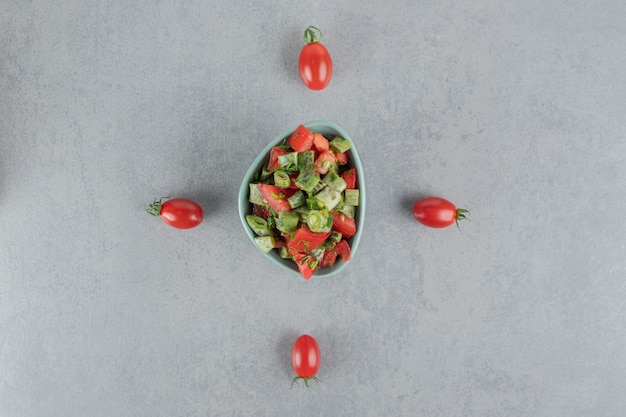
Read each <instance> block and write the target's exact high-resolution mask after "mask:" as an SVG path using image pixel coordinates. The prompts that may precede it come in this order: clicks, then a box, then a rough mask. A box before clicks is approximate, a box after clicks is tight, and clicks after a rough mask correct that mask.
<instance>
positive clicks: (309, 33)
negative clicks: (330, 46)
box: [304, 25, 322, 45]
mask: <svg viewBox="0 0 626 417" xmlns="http://www.w3.org/2000/svg"><path fill="white" fill-rule="evenodd" d="M321 41H322V31H321V30H319V29H318V28H316V27H315V26H312V25H309V27H308V28H306V29H305V31H304V42H306V43H307V45H308V44H310V43H316V42H321Z"/></svg>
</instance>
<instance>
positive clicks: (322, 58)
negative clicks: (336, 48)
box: [298, 42, 333, 90]
mask: <svg viewBox="0 0 626 417" xmlns="http://www.w3.org/2000/svg"><path fill="white" fill-rule="evenodd" d="M298 69H299V71H300V78H302V82H303V83H304V85H305V86H307V87H308V88H310V89H311V90H322V89H324V88H325V87H326V86H327V85H328V83H329V82H330V79H331V77H332V75H333V61H332V59H331V57H330V53H329V52H328V49H326V47H325V46H324V45H322V44H321V43H319V42H313V43H309V44H306V45H305V46H304V47H303V48H302V51H300V57H299V59H298Z"/></svg>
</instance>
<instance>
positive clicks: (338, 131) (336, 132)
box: [239, 120, 366, 279]
mask: <svg viewBox="0 0 626 417" xmlns="http://www.w3.org/2000/svg"><path fill="white" fill-rule="evenodd" d="M303 124H304V125H305V126H306V127H307V128H308V129H309V130H312V131H314V132H319V133H321V134H323V135H324V136H326V137H328V138H331V139H332V138H333V137H335V136H341V137H342V138H344V139H347V140H349V141H350V143H351V144H352V148H351V149H350V150H349V151H348V164H347V168H356V171H357V184H356V186H357V188H358V189H359V198H360V200H359V205H358V206H357V207H356V215H355V220H356V224H357V232H356V233H355V235H354V236H352V237H351V238H350V239H348V243H349V244H350V248H351V252H352V260H351V261H348V262H342V261H341V259H340V258H338V259H337V262H335V264H334V265H333V266H330V267H325V268H320V269H318V270H317V271H315V274H313V276H312V277H311V279H314V278H327V277H330V276H332V275H335V274H337V273H339V272H341V271H342V270H343V269H344V268H345V267H346V266H348V265H350V263H351V262H354V255H355V254H356V251H357V249H358V247H359V241H360V240H361V232H362V231H363V225H364V219H365V202H366V198H365V182H364V180H363V167H362V166H361V158H359V153H358V152H357V149H356V146H355V144H354V141H353V140H352V138H351V137H350V135H348V134H347V133H346V132H345V131H344V130H343V129H342V128H341V127H339V126H337V125H336V124H335V123H332V122H329V121H326V120H314V121H310V122H307V123H303ZM296 127H297V126H294V127H293V129H290V130H287V131H286V132H284V133H282V134H280V135H278V136H277V137H276V138H275V139H273V140H272V141H271V142H270V143H268V144H267V146H266V147H265V149H263V150H262V151H261V153H259V156H257V157H256V158H255V159H254V161H253V162H252V164H251V165H250V168H249V169H248V172H246V175H245V177H244V179H243V181H242V183H241V187H240V189H239V218H240V219H241V223H242V224H243V228H244V230H245V231H246V233H247V234H248V237H249V238H250V240H251V241H252V244H253V245H254V247H255V248H257V249H258V250H259V252H260V253H262V254H263V255H264V256H265V257H266V258H267V259H269V260H270V261H272V262H273V263H274V264H276V265H278V266H279V267H280V268H282V269H284V270H285V271H287V272H289V273H291V274H293V275H298V276H300V277H301V275H300V272H298V266H297V265H296V263H295V262H294V261H293V260H291V259H283V258H281V257H280V256H279V255H278V251H276V250H272V251H270V252H269V253H263V252H262V251H261V250H260V249H259V248H258V246H257V245H256V243H255V242H254V238H255V236H256V235H255V234H254V232H253V231H252V229H250V226H248V223H247V222H246V215H248V214H251V213H252V205H251V204H250V203H249V201H248V198H249V192H250V187H249V184H250V183H251V182H254V176H255V174H256V173H257V172H259V171H261V169H262V168H263V166H265V165H266V164H267V161H268V160H269V154H270V150H271V149H272V147H273V146H277V145H280V144H282V143H284V141H285V140H286V139H287V138H288V137H289V136H290V135H291V133H292V132H293V131H294V130H295V129H296Z"/></svg>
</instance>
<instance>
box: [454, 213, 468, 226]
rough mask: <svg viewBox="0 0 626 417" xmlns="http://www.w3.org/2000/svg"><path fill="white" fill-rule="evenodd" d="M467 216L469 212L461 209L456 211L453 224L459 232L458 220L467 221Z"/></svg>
mask: <svg viewBox="0 0 626 417" xmlns="http://www.w3.org/2000/svg"><path fill="white" fill-rule="evenodd" d="M468 214H469V210H466V209H462V208H457V209H456V218H455V219H454V222H455V223H456V227H457V228H458V229H459V230H461V228H460V227H459V220H469V217H467V215H468Z"/></svg>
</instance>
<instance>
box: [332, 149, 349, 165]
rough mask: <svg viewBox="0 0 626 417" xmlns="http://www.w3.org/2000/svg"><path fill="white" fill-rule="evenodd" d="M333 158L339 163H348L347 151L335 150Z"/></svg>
mask: <svg viewBox="0 0 626 417" xmlns="http://www.w3.org/2000/svg"><path fill="white" fill-rule="evenodd" d="M335 159H336V160H337V163H338V164H339V165H345V164H347V163H348V152H337V153H336V154H335Z"/></svg>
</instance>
